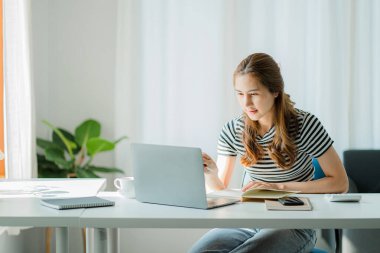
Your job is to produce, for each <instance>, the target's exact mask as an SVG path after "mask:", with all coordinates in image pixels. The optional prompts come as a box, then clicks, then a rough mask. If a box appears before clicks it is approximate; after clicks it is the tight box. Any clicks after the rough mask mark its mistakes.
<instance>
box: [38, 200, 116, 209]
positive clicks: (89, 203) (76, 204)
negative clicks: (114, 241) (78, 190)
mask: <svg viewBox="0 0 380 253" xmlns="http://www.w3.org/2000/svg"><path fill="white" fill-rule="evenodd" d="M41 205H44V206H47V207H51V208H55V209H59V210H62V209H73V208H89V207H102V206H114V205H115V202H113V201H110V200H106V199H102V198H99V197H83V198H67V199H41Z"/></svg>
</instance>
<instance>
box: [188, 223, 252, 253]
mask: <svg viewBox="0 0 380 253" xmlns="http://www.w3.org/2000/svg"><path fill="white" fill-rule="evenodd" d="M252 236H253V233H252V231H249V230H245V229H240V228H238V229H235V228H216V229H212V230H210V231H208V232H207V233H206V234H205V235H203V236H202V237H201V238H200V239H199V240H198V241H197V242H196V243H195V244H194V245H193V247H192V248H191V249H190V251H189V253H201V252H219V253H222V252H223V253H224V252H231V251H232V250H233V249H235V248H236V247H238V246H239V245H241V244H243V243H244V242H245V241H246V240H248V239H249V238H251V237H252Z"/></svg>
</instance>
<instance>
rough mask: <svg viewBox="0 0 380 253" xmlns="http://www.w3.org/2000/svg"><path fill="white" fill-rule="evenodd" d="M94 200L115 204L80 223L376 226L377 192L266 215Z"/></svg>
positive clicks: (255, 209)
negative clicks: (354, 199) (351, 200)
mask: <svg viewBox="0 0 380 253" xmlns="http://www.w3.org/2000/svg"><path fill="white" fill-rule="evenodd" d="M98 196H100V197H103V198H106V199H110V200H113V201H115V202H116V206H115V207H112V208H109V207H104V208H89V209H86V210H85V211H84V212H83V213H82V215H81V218H80V225H81V226H86V227H103V228H112V227H114V228H116V227H118V228H122V227H128V228H214V227H252V228H253V227H254V228H380V212H379V209H380V194H362V200H361V202H360V203H334V202H328V201H327V200H325V199H324V198H323V195H321V194H307V195H302V196H306V197H309V199H310V201H311V203H312V205H313V211H267V210H266V208H265V204H264V203H262V202H260V203H259V202H249V203H248V202H245V203H238V204H234V205H231V206H226V207H220V208H216V209H211V210H200V209H192V208H183V207H174V206H164V205H156V204H145V203H140V202H138V201H136V200H133V199H126V198H123V197H120V196H119V195H118V194H117V193H100V194H99V195H98Z"/></svg>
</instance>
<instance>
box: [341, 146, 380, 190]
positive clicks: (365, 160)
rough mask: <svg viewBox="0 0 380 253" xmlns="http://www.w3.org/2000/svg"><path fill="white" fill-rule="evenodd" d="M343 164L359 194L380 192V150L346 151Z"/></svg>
mask: <svg viewBox="0 0 380 253" xmlns="http://www.w3.org/2000/svg"><path fill="white" fill-rule="evenodd" d="M343 164H344V167H345V168H346V171H347V175H348V176H349V177H350V178H351V179H352V180H353V181H354V182H355V184H356V187H357V190H358V192H362V193H367V192H368V193H369V192H380V150H347V151H344V152H343Z"/></svg>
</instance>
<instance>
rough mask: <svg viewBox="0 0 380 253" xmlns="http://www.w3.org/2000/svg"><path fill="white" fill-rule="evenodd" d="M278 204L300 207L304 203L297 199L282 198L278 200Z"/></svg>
mask: <svg viewBox="0 0 380 253" xmlns="http://www.w3.org/2000/svg"><path fill="white" fill-rule="evenodd" d="M278 202H280V203H281V204H282V205H284V206H302V205H303V204H304V203H303V201H302V200H300V199H299V198H297V197H284V198H279V199H278Z"/></svg>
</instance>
